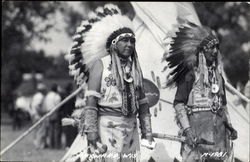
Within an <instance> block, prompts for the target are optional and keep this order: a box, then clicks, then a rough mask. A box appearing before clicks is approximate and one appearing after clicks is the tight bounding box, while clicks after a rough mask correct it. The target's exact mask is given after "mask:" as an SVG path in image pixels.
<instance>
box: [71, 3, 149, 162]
mask: <svg viewBox="0 0 250 162" xmlns="http://www.w3.org/2000/svg"><path fill="white" fill-rule="evenodd" d="M90 16H91V19H89V20H86V21H83V22H82V24H81V26H80V27H79V28H78V29H77V34H76V35H75V37H74V40H75V44H74V45H73V47H72V49H71V53H70V54H69V57H68V58H69V60H70V61H69V62H70V67H69V68H70V69H71V74H72V75H73V76H74V77H75V80H76V82H77V84H78V85H81V84H83V83H84V81H85V80H84V79H85V78H87V80H88V81H87V89H86V92H85V94H84V97H85V98H86V105H85V103H84V99H83V98H82V99H79V98H78V100H77V101H76V106H77V107H79V108H81V109H83V113H82V115H81V119H80V120H81V122H80V124H79V125H80V132H82V133H83V134H86V136H87V140H88V145H89V146H90V152H91V153H95V152H96V151H95V150H96V148H97V144H98V143H102V144H105V145H106V146H107V152H106V154H107V153H114V155H115V154H118V156H119V157H120V158H119V159H111V158H109V159H108V158H106V159H105V161H106V160H107V161H120V160H121V161H135V160H136V158H131V154H134V155H135V154H136V151H139V134H138V130H137V118H136V117H137V115H138V117H139V121H140V128H141V133H142V136H141V137H142V138H143V139H146V140H147V141H148V144H149V146H150V145H151V144H152V143H154V141H153V138H152V128H151V115H150V112H149V106H148V99H147V97H146V96H145V92H144V87H143V76H142V72H141V68H140V65H139V62H138V57H137V53H136V50H135V41H136V40H135V35H134V32H133V27H132V22H131V20H130V19H129V18H128V17H127V16H124V15H121V12H120V10H119V8H117V7H116V6H113V5H105V6H104V7H99V8H97V9H96V10H95V12H94V13H92V14H91V15H90ZM79 60H80V61H79ZM124 154H126V155H128V154H130V157H129V158H128V157H125V158H124V156H123V155H124ZM126 155H125V156H126ZM132 156H133V155H132ZM134 157H135V156H134Z"/></svg>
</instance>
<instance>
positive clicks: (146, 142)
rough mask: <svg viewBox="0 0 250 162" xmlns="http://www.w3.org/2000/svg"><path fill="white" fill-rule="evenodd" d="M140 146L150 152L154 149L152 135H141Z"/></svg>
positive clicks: (154, 144)
mask: <svg viewBox="0 0 250 162" xmlns="http://www.w3.org/2000/svg"><path fill="white" fill-rule="evenodd" d="M141 144H142V146H145V147H147V148H148V149H150V150H152V149H154V148H155V146H156V143H155V141H154V138H153V136H152V135H142V140H141Z"/></svg>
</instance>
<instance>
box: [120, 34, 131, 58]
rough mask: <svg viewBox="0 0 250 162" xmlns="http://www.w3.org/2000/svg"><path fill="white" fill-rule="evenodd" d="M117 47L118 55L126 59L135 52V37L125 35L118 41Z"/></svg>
mask: <svg viewBox="0 0 250 162" xmlns="http://www.w3.org/2000/svg"><path fill="white" fill-rule="evenodd" d="M116 47H117V50H118V55H119V56H120V57H122V58H125V59H126V58H128V57H130V56H131V55H132V54H133V53H134V50H135V38H133V37H123V38H121V39H120V40H119V41H118V42H117V43H116Z"/></svg>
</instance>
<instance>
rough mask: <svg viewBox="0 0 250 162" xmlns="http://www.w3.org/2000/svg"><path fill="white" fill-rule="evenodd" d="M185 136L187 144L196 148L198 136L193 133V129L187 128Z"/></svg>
mask: <svg viewBox="0 0 250 162" xmlns="http://www.w3.org/2000/svg"><path fill="white" fill-rule="evenodd" d="M184 135H185V136H186V143H187V144H188V145H189V146H191V147H192V148H194V147H195V146H196V145H197V137H196V135H195V134H194V133H193V132H192V130H191V128H187V129H186V130H185V131H184Z"/></svg>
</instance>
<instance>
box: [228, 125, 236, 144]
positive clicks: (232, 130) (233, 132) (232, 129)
mask: <svg viewBox="0 0 250 162" xmlns="http://www.w3.org/2000/svg"><path fill="white" fill-rule="evenodd" d="M228 129H229V131H230V138H231V139H232V140H236V139H237V138H238V132H237V131H236V130H235V129H234V128H233V126H232V125H229V126H228Z"/></svg>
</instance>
